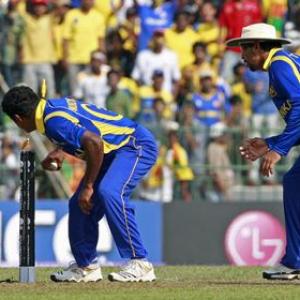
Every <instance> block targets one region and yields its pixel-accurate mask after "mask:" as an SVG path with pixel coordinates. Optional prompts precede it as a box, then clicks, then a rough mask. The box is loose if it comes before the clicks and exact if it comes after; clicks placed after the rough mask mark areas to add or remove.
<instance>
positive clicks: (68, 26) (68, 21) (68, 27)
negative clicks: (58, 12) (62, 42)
mask: <svg viewBox="0 0 300 300" xmlns="http://www.w3.org/2000/svg"><path fill="white" fill-rule="evenodd" d="M72 22H73V16H72V12H71V11H69V12H68V13H67V14H66V17H65V21H64V23H63V30H62V37H63V38H64V39H66V40H70V39H71V37H72Z"/></svg>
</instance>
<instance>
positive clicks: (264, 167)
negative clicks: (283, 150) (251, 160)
mask: <svg viewBox="0 0 300 300" xmlns="http://www.w3.org/2000/svg"><path fill="white" fill-rule="evenodd" d="M280 159H281V156H280V155H279V154H278V153H277V152H275V151H269V152H268V153H267V154H265V155H264V157H263V159H262V161H261V164H260V172H261V174H262V175H264V176H267V177H269V176H271V175H272V174H273V172H274V171H273V170H274V166H275V164H276V163H277V162H278V161H279V160H280Z"/></svg>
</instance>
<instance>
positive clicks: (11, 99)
mask: <svg viewBox="0 0 300 300" xmlns="http://www.w3.org/2000/svg"><path fill="white" fill-rule="evenodd" d="M38 103H39V96H38V95H37V94H36V93H35V92H34V91H33V90H32V89H31V88H30V87H27V86H17V87H13V88H11V89H10V90H9V91H8V92H7V93H6V94H5V95H4V97H3V101H2V110H3V112H5V113H6V114H7V115H8V116H9V117H10V118H11V119H13V118H14V116H15V115H19V116H21V117H29V116H31V114H32V113H33V112H34V111H35V108H36V106H37V105H38Z"/></svg>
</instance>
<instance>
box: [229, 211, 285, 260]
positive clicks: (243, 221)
mask: <svg viewBox="0 0 300 300" xmlns="http://www.w3.org/2000/svg"><path fill="white" fill-rule="evenodd" d="M284 249H285V231H284V229H283V227H282V225H281V223H280V222H279V221H278V220H277V219H276V218H275V217H274V216H272V215H271V214H269V213H266V212H263V211H249V212H245V213H242V214H240V215H238V216H237V217H236V218H235V219H234V220H233V221H232V222H231V223H230V225H229V227H228V228H227V230H226V234H225V252H226V255H227V258H228V259H229V261H230V263H232V264H234V265H238V266H273V265H275V264H276V263H277V262H278V261H279V260H280V258H281V257H282V255H283V253H284Z"/></svg>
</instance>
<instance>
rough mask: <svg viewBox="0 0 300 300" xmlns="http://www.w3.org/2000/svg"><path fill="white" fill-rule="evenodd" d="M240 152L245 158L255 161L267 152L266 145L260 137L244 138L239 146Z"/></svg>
mask: <svg viewBox="0 0 300 300" xmlns="http://www.w3.org/2000/svg"><path fill="white" fill-rule="evenodd" d="M239 150H240V154H241V156H242V157H244V158H245V159H247V160H251V161H255V160H256V159H258V158H259V157H262V156H263V155H265V154H266V153H267V152H268V150H269V149H268V145H267V143H266V141H265V140H264V139H262V138H253V139H248V140H246V141H245V142H244V143H243V145H242V146H240V148H239Z"/></svg>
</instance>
